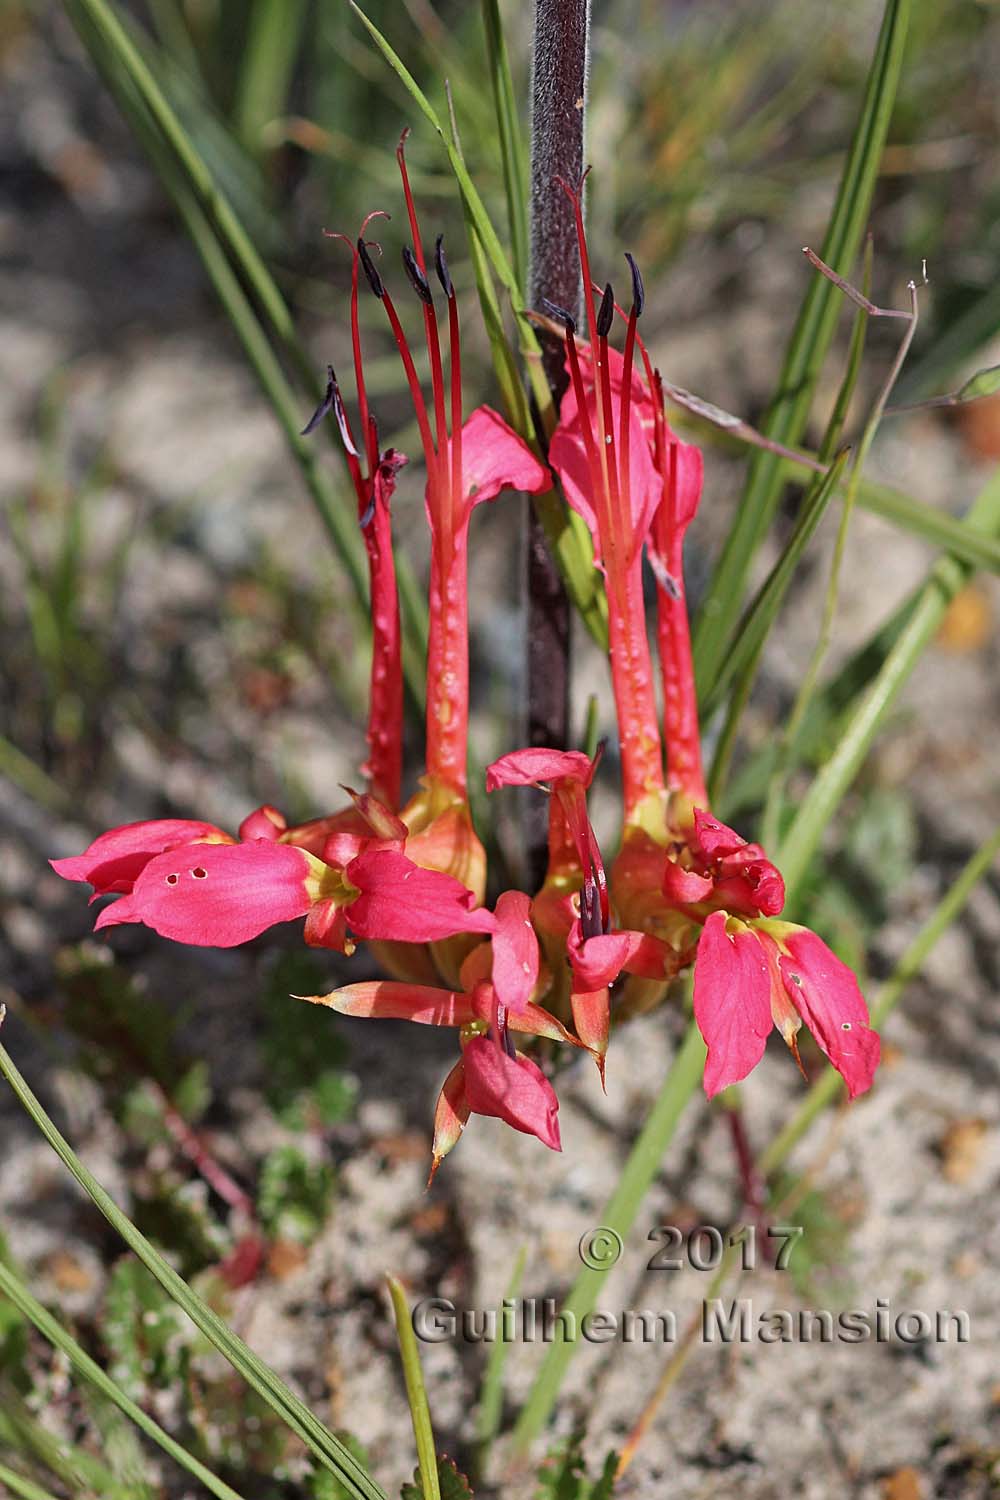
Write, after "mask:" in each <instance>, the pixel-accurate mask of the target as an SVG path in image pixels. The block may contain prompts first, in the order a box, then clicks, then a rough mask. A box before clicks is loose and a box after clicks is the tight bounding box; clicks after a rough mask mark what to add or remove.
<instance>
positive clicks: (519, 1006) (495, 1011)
mask: <svg viewBox="0 0 1000 1500" xmlns="http://www.w3.org/2000/svg"><path fill="white" fill-rule="evenodd" d="M530 914H531V900H530V898H529V897H528V896H526V895H525V894H524V893H523V892H522V891H505V892H504V894H503V895H502V896H501V897H500V899H499V900H498V902H497V905H496V911H495V915H494V924H495V925H494V928H493V931H492V934H491V938H490V941H489V942H488V943H482V944H480V945H479V946H478V947H476V948H474V949H473V950H472V951H471V952H470V953H469V954H468V955H467V956H466V959H465V962H464V963H463V965H462V973H461V983H462V988H461V989H460V990H446V989H439V988H437V987H436V986H434V985H422V984H408V983H400V982H398V981H393V980H370V981H367V982H364V983H361V984H350V985H344V986H342V987H341V988H340V989H336V990H332V991H331V992H330V993H329V994H327V995H308V996H303V997H302V998H303V999H308V1000H310V1001H311V1002H312V1003H313V1004H315V1005H325V1006H329V1008H330V1009H331V1010H335V1011H338V1012H339V1013H340V1014H341V1015H348V1016H365V1017H376V1018H381V1019H392V1020H404V1021H415V1022H417V1023H418V1024H420V1025H424V1026H454V1027H457V1028H459V1029H460V1031H461V1034H462V1049H463V1050H462V1057H461V1059H460V1060H459V1062H458V1063H457V1064H456V1065H455V1067H454V1068H453V1069H452V1071H451V1073H450V1074H449V1075H448V1078H447V1079H446V1080H445V1083H444V1086H443V1087H442V1090H441V1095H440V1097H439V1099H438V1104H437V1109H436V1112H435V1130H434V1148H433V1165H432V1169H431V1176H432V1177H433V1175H434V1172H435V1171H436V1170H437V1167H438V1165H439V1164H440V1162H441V1161H442V1160H443V1158H444V1157H445V1156H446V1155H447V1153H448V1152H449V1151H450V1150H451V1149H452V1147H453V1146H454V1145H455V1143H456V1142H457V1140H458V1138H459V1136H460V1135H461V1133H462V1130H463V1128H464V1126H465V1124H466V1123H467V1121H468V1118H469V1115H470V1114H486V1115H495V1116H496V1117H497V1118H499V1119H503V1120H506V1121H507V1123H508V1124H510V1125H513V1126H514V1128H515V1129H517V1130H521V1131H524V1132H525V1133H526V1134H529V1135H537V1136H538V1138H539V1140H541V1141H543V1142H544V1144H545V1145H547V1146H550V1147H551V1148H552V1149H553V1150H559V1149H560V1147H559V1128H558V1124H557V1122H556V1112H557V1110H558V1108H559V1106H558V1101H557V1100H556V1096H555V1093H554V1091H553V1089H552V1086H551V1084H549V1082H548V1081H547V1079H546V1078H545V1077H544V1075H543V1074H542V1072H541V1070H540V1069H539V1068H538V1066H537V1064H535V1063H534V1062H532V1061H531V1060H530V1059H529V1058H527V1057H525V1056H524V1055H523V1054H522V1053H520V1052H518V1051H517V1050H516V1049H515V1047H514V1044H513V1041H512V1038H511V1033H512V1032H519V1033H522V1034H525V1035H528V1036H537V1037H548V1038H549V1039H550V1040H552V1041H558V1042H566V1043H569V1044H570V1045H573V1046H579V1045H580V1042H578V1040H577V1038H576V1037H574V1036H572V1035H571V1033H570V1032H568V1031H567V1030H566V1028H565V1026H563V1025H562V1023H561V1022H560V1021H558V1020H557V1019H556V1017H555V1016H553V1015H552V1014H551V1013H550V1012H549V1011H547V1010H545V1009H543V1008H542V1006H541V1005H539V1004H537V1003H536V1002H535V1001H534V999H533V998H532V995H533V991H534V990H535V988H536V986H537V985H538V984H539V979H540V974H539V954H538V940H537V938H536V936H535V933H534V929H533V927H532V925H531V921H530ZM487 915H489V914H488V913H487Z"/></svg>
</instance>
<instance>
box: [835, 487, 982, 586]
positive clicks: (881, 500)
mask: <svg viewBox="0 0 1000 1500" xmlns="http://www.w3.org/2000/svg"><path fill="white" fill-rule="evenodd" d="M858 504H859V505H861V506H863V507H864V509H865V510H867V511H870V512H871V513H872V515H875V516H882V517H883V518H884V519H885V520H886V521H891V522H892V523H893V525H894V526H898V527H899V529H900V531H908V532H909V533H910V535H911V536H916V537H919V538H920V539H921V541H924V542H930V544H931V545H932V546H934V547H942V548H944V549H945V550H946V551H948V552H952V553H954V555H955V556H956V557H958V558H960V559H961V560H962V561H963V562H965V563H969V564H971V566H972V567H975V568H987V569H989V571H990V572H991V573H1000V540H998V539H997V538H996V537H995V536H983V535H982V534H981V533H980V532H978V531H976V530H973V529H972V528H970V527H968V526H967V525H966V524H965V522H964V520H961V519H959V518H958V517H956V516H950V515H949V514H948V513H947V511H943V510H936V509H935V508H934V507H933V506H931V505H924V504H922V503H921V502H920V501H919V500H912V499H911V498H910V496H909V495H904V494H903V493H902V491H900V490H897V489H893V488H892V486H891V485H888V484H875V483H873V482H872V481H871V480H868V479H863V480H862V481H861V486H860V489H859V490H858Z"/></svg>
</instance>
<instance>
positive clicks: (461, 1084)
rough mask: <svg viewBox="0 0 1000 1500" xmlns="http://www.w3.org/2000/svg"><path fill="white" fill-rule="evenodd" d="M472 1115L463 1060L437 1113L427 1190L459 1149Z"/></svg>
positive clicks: (446, 1084)
mask: <svg viewBox="0 0 1000 1500" xmlns="http://www.w3.org/2000/svg"><path fill="white" fill-rule="evenodd" d="M470 1113H471V1110H470V1109H469V1101H468V1099H467V1098H466V1097H465V1061H464V1059H463V1058H461V1057H460V1058H459V1060H458V1062H457V1063H456V1064H455V1066H454V1067H453V1068H452V1070H451V1072H450V1073H449V1074H448V1077H447V1078H446V1079H445V1081H444V1083H443V1085H442V1087H441V1092H440V1094H439V1095H438V1101H437V1107H436V1109H435V1110H434V1144H433V1146H432V1147H431V1174H430V1176H429V1177H428V1179H427V1186H428V1187H430V1185H431V1183H432V1182H433V1181H434V1173H435V1172H436V1171H437V1169H438V1167H439V1166H440V1165H441V1163H442V1162H443V1161H444V1159H445V1157H446V1156H447V1155H448V1152H449V1151H450V1150H451V1149H452V1147H453V1146H454V1145H456V1143H457V1141H458V1138H459V1136H460V1135H461V1134H462V1131H463V1130H464V1129H465V1126H466V1124H467V1123H468V1119H469V1115H470Z"/></svg>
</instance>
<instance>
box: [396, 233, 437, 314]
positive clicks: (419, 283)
mask: <svg viewBox="0 0 1000 1500" xmlns="http://www.w3.org/2000/svg"><path fill="white" fill-rule="evenodd" d="M403 265H404V266H405V267H406V274H407V276H408V277H409V278H410V285H411V286H412V287H413V290H414V291H415V292H416V294H417V296H418V297H419V298H420V300H421V302H426V304H427V306H428V307H433V306H434V298H433V297H432V296H431V289H430V287H429V286H428V285H427V277H426V276H425V275H424V273H423V271H421V269H420V267H419V266H418V265H417V262H416V258H415V256H414V254H413V251H412V250H411V249H410V247H409V245H404V246H403Z"/></svg>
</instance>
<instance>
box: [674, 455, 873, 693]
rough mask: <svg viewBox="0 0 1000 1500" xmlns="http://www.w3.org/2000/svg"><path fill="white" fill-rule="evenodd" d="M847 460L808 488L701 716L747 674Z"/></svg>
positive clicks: (838, 462)
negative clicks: (792, 526) (738, 679)
mask: <svg viewBox="0 0 1000 1500" xmlns="http://www.w3.org/2000/svg"><path fill="white" fill-rule="evenodd" d="M848 457H849V450H848V449H846V448H845V449H844V451H843V452H842V453H839V454H838V455H837V457H836V458H835V459H834V461H833V463H832V464H831V465H830V467H829V469H828V470H827V471H826V473H825V474H823V475H817V476H815V478H814V479H813V482H812V484H811V485H810V486H809V489H808V491H807V492H806V495H805V498H804V500H803V502H802V506H801V508H800V510H799V514H798V519H797V520H796V523H795V526H794V528H793V530H792V534H791V536H790V537H789V538H788V541H787V542H786V544H785V546H784V547H783V548H782V551H781V555H780V557H779V558H778V560H777V562H776V563H775V564H774V566H773V568H772V569H771V571H770V573H768V575H767V577H766V578H765V580H764V582H763V583H762V584H761V586H760V588H759V589H758V591H757V593H756V595H755V596H754V599H753V601H752V602H751V604H750V605H749V606H748V608H747V610H746V612H745V614H744V616H743V618H742V620H741V621H740V625H739V629H738V630H737V632H736V636H735V638H734V640H733V644H732V648H731V650H730V651H729V653H728V654H727V656H726V658H725V660H722V661H720V662H719V670H718V674H717V675H716V677H715V679H714V681H713V682H712V683H711V684H710V685H708V686H707V687H706V691H705V694H704V696H703V698H702V699H701V700H700V701H701V702H702V704H703V708H702V713H703V715H704V716H705V717H706V718H707V717H708V716H710V715H711V714H712V712H713V710H714V709H715V708H716V707H717V706H718V704H719V703H720V702H721V701H722V697H723V694H724V693H725V691H726V689H727V688H728V686H729V684H730V683H731V682H733V681H734V679H735V678H737V677H739V676H740V674H741V673H744V672H746V671H747V669H748V668H749V667H750V666H751V664H752V663H753V662H754V661H755V660H756V658H757V657H758V656H759V653H760V652H761V650H762V649H763V646H764V643H765V641H766V640H767V636H768V632H769V631H770V629H771V626H772V625H773V624H774V622H775V620H776V619H777V617H778V611H779V610H780V608H781V605H782V602H783V601H784V597H785V594H786V593H787V592H788V586H789V584H790V583H791V581H792V577H793V575H794V573H795V569H796V568H797V567H798V565H799V562H800V560H801V558H802V555H803V553H804V552H805V550H806V548H807V547H808V545H809V543H810V541H811V540H812V538H813V535H814V534H815V532H816V529H817V527H818V526H819V524H820V522H821V521H822V519H823V517H824V516H825V515H826V512H827V508H828V507H829V505H830V504H831V502H832V500H833V498H834V496H835V495H836V493H837V489H838V486H839V484H840V480H841V476H842V475H843V472H844V467H845V465H846V463H847V460H848Z"/></svg>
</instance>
